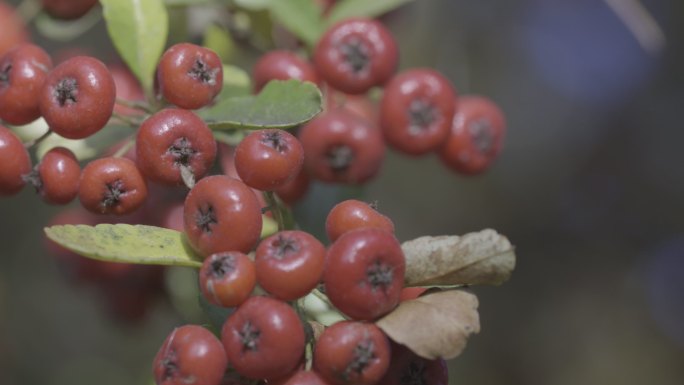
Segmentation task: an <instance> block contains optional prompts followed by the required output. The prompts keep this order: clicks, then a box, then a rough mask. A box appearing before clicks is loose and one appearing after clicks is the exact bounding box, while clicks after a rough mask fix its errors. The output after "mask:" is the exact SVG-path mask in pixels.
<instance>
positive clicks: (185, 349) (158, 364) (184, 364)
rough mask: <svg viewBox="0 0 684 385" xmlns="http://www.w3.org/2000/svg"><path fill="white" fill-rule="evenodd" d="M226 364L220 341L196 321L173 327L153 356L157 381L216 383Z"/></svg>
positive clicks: (195, 384) (162, 383)
mask: <svg viewBox="0 0 684 385" xmlns="http://www.w3.org/2000/svg"><path fill="white" fill-rule="evenodd" d="M227 366H228V360H227V359H226V353H225V351H224V350H223V346H222V345H221V342H220V341H219V340H218V339H217V338H216V337H214V335H213V334H211V332H210V331H208V330H207V329H205V328H203V327H201V326H196V325H185V326H181V327H179V328H176V329H174V330H173V332H171V334H169V336H168V337H167V338H166V340H165V341H164V344H162V346H161V348H160V349H159V352H157V355H156V357H155V358H154V381H155V382H156V384H157V385H188V384H193V385H220V384H221V380H222V379H223V374H224V373H225V371H226V368H227Z"/></svg>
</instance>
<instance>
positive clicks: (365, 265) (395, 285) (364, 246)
mask: <svg viewBox="0 0 684 385" xmlns="http://www.w3.org/2000/svg"><path fill="white" fill-rule="evenodd" d="M325 258H326V260H325V270H324V272H323V282H324V283H325V293H326V294H327V295H328V298H329V299H330V302H332V304H333V305H335V307H336V308H337V309H339V310H340V311H341V312H343V313H344V314H346V315H348V316H349V317H351V318H353V319H357V320H373V319H376V318H378V317H380V316H383V315H385V314H387V313H389V312H390V311H391V310H392V309H394V307H396V306H397V304H398V303H399V295H400V294H401V289H402V287H403V285H404V273H405V270H406V261H405V259H404V253H403V251H402V250H401V246H400V245H399V242H398V241H397V239H396V238H395V237H394V235H393V234H392V233H390V232H388V231H385V230H381V229H373V228H367V229H356V230H352V231H349V232H347V233H345V234H343V235H342V236H341V237H339V238H338V239H337V240H336V241H335V243H333V244H332V245H331V246H330V247H329V248H328V253H327V254H326V257H325Z"/></svg>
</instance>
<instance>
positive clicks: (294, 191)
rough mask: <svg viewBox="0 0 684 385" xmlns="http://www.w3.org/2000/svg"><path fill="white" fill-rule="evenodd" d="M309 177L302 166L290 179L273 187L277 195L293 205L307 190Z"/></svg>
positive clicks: (309, 182)
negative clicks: (275, 187)
mask: <svg viewBox="0 0 684 385" xmlns="http://www.w3.org/2000/svg"><path fill="white" fill-rule="evenodd" d="M310 184H311V179H309V174H307V173H306V171H305V170H304V168H303V167H302V169H301V170H300V171H299V173H297V175H296V176H295V177H294V178H293V179H292V180H290V181H288V182H285V184H284V185H282V186H280V187H278V188H277V189H275V193H276V194H277V195H278V197H279V198H280V199H281V200H282V201H283V202H285V203H286V204H288V205H293V204H295V203H297V202H299V200H301V199H302V198H303V197H304V195H306V192H307V191H309V185H310Z"/></svg>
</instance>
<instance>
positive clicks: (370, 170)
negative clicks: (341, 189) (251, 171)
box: [299, 109, 385, 184]
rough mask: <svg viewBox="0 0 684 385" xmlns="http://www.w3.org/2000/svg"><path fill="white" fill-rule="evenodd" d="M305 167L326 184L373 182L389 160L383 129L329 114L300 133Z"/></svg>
mask: <svg viewBox="0 0 684 385" xmlns="http://www.w3.org/2000/svg"><path fill="white" fill-rule="evenodd" d="M299 140H300V141H301V143H302V147H303V148H304V153H305V154H306V156H305V157H304V167H305V168H306V170H307V171H308V172H309V174H310V175H311V176H313V177H314V178H316V179H319V180H321V181H324V182H338V183H352V184H361V183H364V182H366V181H368V180H370V179H371V178H373V177H374V176H375V175H376V174H377V173H378V171H379V170H380V167H381V166H382V161H383V159H384V157H385V143H384V140H383V139H382V134H381V132H380V130H379V129H377V128H376V127H373V126H372V125H371V124H370V123H369V122H367V121H366V120H364V119H361V118H359V117H357V116H355V115H352V114H350V113H349V112H346V111H345V110H341V109H337V110H332V111H328V112H326V113H324V114H322V115H320V116H318V117H316V118H315V119H313V120H312V121H311V122H309V123H308V124H307V125H305V126H304V127H303V128H302V130H301V131H300V132H299Z"/></svg>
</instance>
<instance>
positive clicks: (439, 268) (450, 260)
mask: <svg viewBox="0 0 684 385" xmlns="http://www.w3.org/2000/svg"><path fill="white" fill-rule="evenodd" d="M401 248H402V250H403V251H404V255H405V256H406V275H405V278H404V284H405V285H406V286H446V285H476V284H479V285H499V284H501V283H503V282H505V281H506V280H507V279H508V278H509V277H510V275H511V273H512V272H513V269H514V268H515V252H514V248H513V246H512V245H511V243H510V242H509V241H508V239H507V238H506V237H504V236H503V235H501V234H499V233H497V232H496V231H494V230H491V229H486V230H482V231H479V232H476V233H469V234H466V235H463V236H456V235H453V236H440V237H429V236H427V237H420V238H416V239H414V240H411V241H407V242H404V243H403V244H402V245H401Z"/></svg>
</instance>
